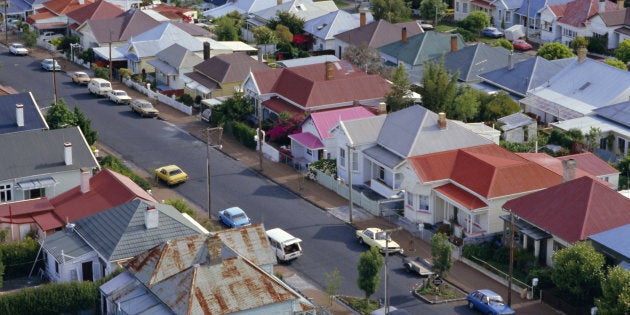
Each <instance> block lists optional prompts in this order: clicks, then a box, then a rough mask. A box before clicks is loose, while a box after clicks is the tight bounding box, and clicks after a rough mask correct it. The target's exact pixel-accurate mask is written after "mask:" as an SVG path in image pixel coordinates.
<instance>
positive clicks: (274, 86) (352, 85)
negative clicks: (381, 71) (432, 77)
mask: <svg viewBox="0 0 630 315" xmlns="http://www.w3.org/2000/svg"><path fill="white" fill-rule="evenodd" d="M390 89H391V83H390V82H388V81H387V80H385V79H383V78H382V77H380V76H379V75H376V74H367V73H365V72H363V71H362V70H360V69H358V68H357V67H356V66H354V65H352V64H351V63H349V62H347V61H343V60H342V61H340V62H326V63H320V64H312V65H307V66H301V67H292V68H280V69H269V70H261V71H256V72H253V71H252V72H251V73H250V74H249V75H248V77H247V78H246V79H245V80H244V81H243V86H242V90H243V92H244V93H245V95H247V96H250V97H253V98H254V99H257V100H258V101H259V102H260V105H261V107H262V118H263V119H271V120H277V119H278V117H279V115H280V113H282V112H289V113H292V114H295V115H305V114H308V113H313V112H317V111H322V110H330V109H334V108H342V107H348V106H352V105H355V104H357V103H358V104H361V105H363V106H367V107H372V108H378V105H379V103H381V102H383V101H384V100H385V95H386V94H387V93H389V91H390ZM256 114H258V108H257V109H256Z"/></svg>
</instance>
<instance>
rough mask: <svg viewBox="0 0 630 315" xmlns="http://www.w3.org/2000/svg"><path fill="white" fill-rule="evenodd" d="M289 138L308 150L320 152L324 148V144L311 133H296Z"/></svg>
mask: <svg viewBox="0 0 630 315" xmlns="http://www.w3.org/2000/svg"><path fill="white" fill-rule="evenodd" d="M289 138H291V139H293V140H295V141H297V142H299V143H300V144H301V145H303V146H305V147H306V148H307V149H311V150H319V149H323V148H324V144H322V142H321V141H320V140H319V138H317V137H315V135H313V134H312V133H310V132H302V133H294V134H292V135H289Z"/></svg>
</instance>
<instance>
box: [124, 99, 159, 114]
mask: <svg viewBox="0 0 630 315" xmlns="http://www.w3.org/2000/svg"><path fill="white" fill-rule="evenodd" d="M129 106H131V111H134V112H136V113H138V114H139V115H140V116H142V117H157V115H158V114H159V113H160V112H159V111H158V110H157V109H155V107H153V104H151V103H150V102H149V101H146V100H142V99H135V100H132V101H131V102H129Z"/></svg>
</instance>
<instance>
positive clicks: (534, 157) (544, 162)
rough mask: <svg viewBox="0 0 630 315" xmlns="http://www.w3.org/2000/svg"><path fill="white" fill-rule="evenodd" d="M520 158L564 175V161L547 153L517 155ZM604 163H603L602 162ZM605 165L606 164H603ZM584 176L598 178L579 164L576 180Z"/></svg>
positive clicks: (576, 169) (520, 153)
mask: <svg viewBox="0 0 630 315" xmlns="http://www.w3.org/2000/svg"><path fill="white" fill-rule="evenodd" d="M516 154H517V155H518V156H520V157H522V158H524V159H527V160H529V161H531V162H534V163H536V164H538V165H540V166H542V167H544V168H546V169H548V170H550V171H552V172H554V173H556V174H558V175H560V176H563V175H564V166H563V165H562V159H559V158H556V157H553V156H551V155H549V154H547V153H522V152H519V153H516ZM602 162H603V161H602ZM603 163H605V162H603ZM582 176H591V177H593V176H596V174H592V173H589V172H587V171H586V170H584V169H582V167H581V165H580V163H577V165H576V168H575V178H578V177H582ZM602 182H603V183H605V184H607V185H609V184H608V183H606V182H604V181H602Z"/></svg>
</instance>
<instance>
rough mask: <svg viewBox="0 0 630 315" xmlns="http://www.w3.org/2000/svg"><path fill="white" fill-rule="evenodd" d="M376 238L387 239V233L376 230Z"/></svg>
mask: <svg viewBox="0 0 630 315" xmlns="http://www.w3.org/2000/svg"><path fill="white" fill-rule="evenodd" d="M376 239H377V240H383V241H384V240H386V239H387V233H385V232H378V233H376Z"/></svg>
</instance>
